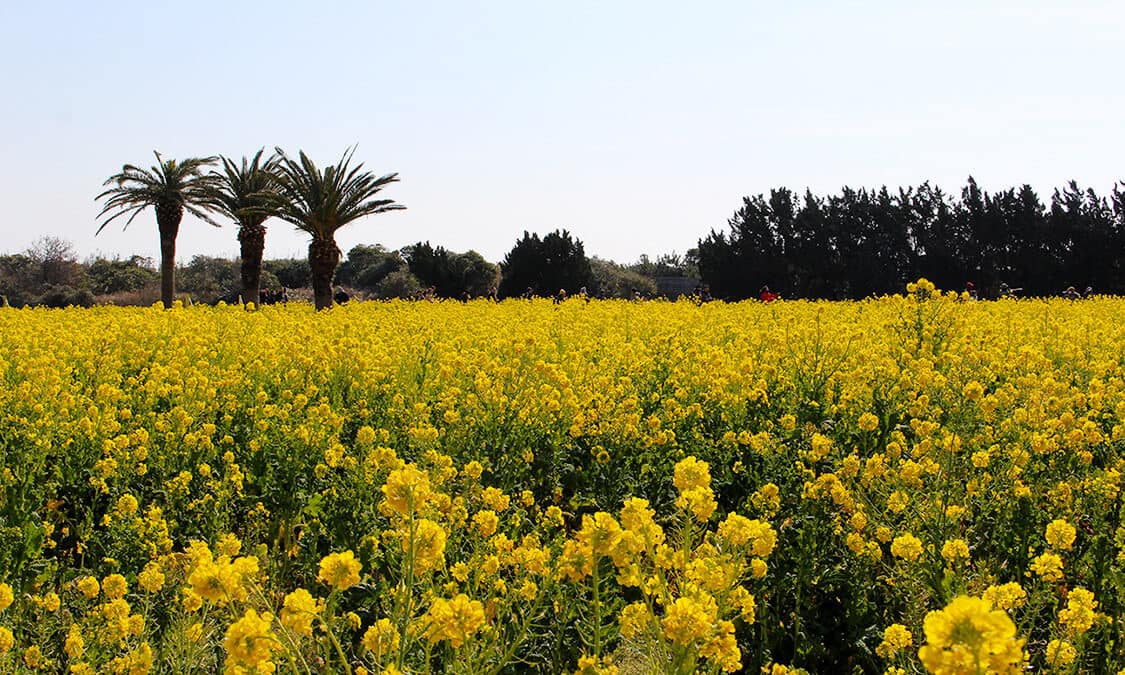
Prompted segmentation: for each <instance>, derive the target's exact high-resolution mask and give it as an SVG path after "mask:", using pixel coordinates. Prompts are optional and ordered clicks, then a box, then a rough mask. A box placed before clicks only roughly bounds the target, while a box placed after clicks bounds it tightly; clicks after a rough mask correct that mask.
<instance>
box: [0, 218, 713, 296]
mask: <svg viewBox="0 0 1125 675" xmlns="http://www.w3.org/2000/svg"><path fill="white" fill-rule="evenodd" d="M545 238H547V239H548V240H551V239H555V238H559V239H562V240H563V242H569V243H568V244H566V243H564V246H574V247H576V246H577V245H578V244H580V242H578V241H576V240H574V239H573V238H572V237H570V236H569V235H564V233H563V232H562V231H558V232H552V233H550V234H548V235H547V236H546V237H545ZM520 250H521V251H526V249H525V248H522V247H521V249H520ZM517 258H518V256H517ZM537 260H538V258H537V257H536V256H534V255H529V256H525V257H523V258H522V259H515V258H514V259H513V260H512V261H510V264H509V266H508V267H507V268H506V269H508V270H509V272H510V275H509V276H508V277H506V278H507V279H508V281H507V282H506V284H505V285H504V288H509V287H510V288H513V289H517V290H516V291H515V292H513V294H512V295H517V296H522V295H524V294H525V293H526V289H527V288H528V287H529V286H530V287H532V288H533V289H534V290H533V294H534V295H554V294H555V293H557V291H558V289H559V288H562V287H563V286H561V285H560V283H565V282H560V281H559V278H560V275H566V274H568V272H567V271H565V270H562V271H558V270H556V271H549V273H548V274H547V275H545V276H543V277H542V278H539V277H538V276H537V269H538V266H537V265H536V263H537ZM682 260H683V258H681V257H680V256H677V255H675V254H669V255H662V256H659V257H658V258H656V259H655V260H653V259H649V258H648V257H647V256H641V259H640V260H639V261H637V262H635V263H633V264H629V265H624V264H620V263H615V262H612V261H609V260H603V259H601V258H597V257H590V258H589V259H587V260H586V261H585V267H587V268H588V269H589V274H590V277H589V278H588V279H587V280H586V281H585V282H582V281H581V279H575V283H576V284H578V285H576V286H574V289H578V288H580V287H581V286H582V285H587V286H588V288H589V289H590V294H591V295H593V296H597V295H601V296H604V297H615V298H626V297H631V296H632V295H633V294H634V292H637V293H640V294H642V295H644V296H646V297H651V296H655V295H657V294H659V292H660V286H659V285H658V281H660V280H662V279H666V278H668V277H669V276H676V275H687V274H690V273H691V270H690V269H688V268H683V267H682V262H681V261H682ZM243 267H244V266H243V263H242V260H241V259H233V260H231V259H226V258H218V257H213V256H207V255H196V256H193V257H192V258H190V260H188V261H187V262H179V263H177V265H176V269H175V278H176V287H177V289H178V293H179V296H180V297H181V298H184V297H186V298H190V299H191V300H192V301H193V302H202V303H206V304H214V303H217V302H220V301H223V302H227V303H229V304H233V303H236V302H238V301H240V300H242V301H246V298H245V296H243V292H244V291H243V279H242V271H243ZM502 269H503V268H502V267H501V265H498V264H495V263H492V262H488V261H487V260H485V259H484V257H483V256H481V255H480V254H479V253H477V252H476V251H466V252H463V253H457V252H454V251H450V250H448V249H446V248H444V247H442V246H435V245H432V244H431V243H430V242H428V241H427V242H418V243H416V244H413V245H410V246H406V247H403V248H401V249H398V250H391V249H388V248H386V247H385V246H383V245H381V244H359V245H356V246H353V247H352V248H351V249H350V250H349V251H347V253H345V254H344V255H343V256H342V260H341V262H340V264H339V266H338V267H337V268H336V272H335V278H334V283H335V284H337V285H339V286H341V287H343V288H346V289H347V291H348V292H349V293H351V294H353V295H354V296H356V297H360V298H378V299H389V298H404V299H411V298H415V299H416V298H423V297H434V298H451V299H463V298H465V297H473V298H478V297H488V296H489V295H490V293H491V291H492V290H495V289H499V288H500V287H501V284H502V283H504V279H505V277H504V275H503V271H502ZM257 278H258V283H259V286H260V293H261V299H262V300H264V301H265V302H270V301H272V299H275V298H277V297H278V296H279V295H280V292H281V290H282V289H286V290H287V291H288V295H289V297H291V298H292V299H298V298H301V297H305V298H307V297H309V296H308V294H309V293H310V292H311V290H312V273H311V270H310V268H309V264H308V260H306V259H304V258H277V259H272V260H269V259H266V260H262V262H261V269H260V272H258V277H257ZM691 283H692V284H695V283H696V282H694V281H692V282H691ZM552 289H553V290H552ZM0 296H2V297H3V298H4V300H5V301H7V302H8V304H10V305H12V306H15V307H21V306H25V305H41V306H47V307H67V306H71V305H74V306H81V307H90V306H93V305H94V304H99V303H101V304H117V305H151V304H153V303H154V302H156V301H158V300H160V271H159V269H158V267H157V265H156V263H155V262H154V261H153V260H152V259H151V258H147V257H144V256H139V255H133V256H129V257H114V258H107V257H101V256H99V257H93V258H89V259H87V260H80V259H79V256H78V253H77V252H76V251H75V249H74V247H73V245H71V244H70V243H69V242H67V241H65V240H62V239H59V238H56V237H42V238H40V239H39V240H37V241H36V242H34V243H33V244H32V245H31V246H30V247H28V248H27V249H26V250H24V251H21V252H19V253H12V254H3V255H0ZM500 297H508V296H506V295H502V296H500Z"/></svg>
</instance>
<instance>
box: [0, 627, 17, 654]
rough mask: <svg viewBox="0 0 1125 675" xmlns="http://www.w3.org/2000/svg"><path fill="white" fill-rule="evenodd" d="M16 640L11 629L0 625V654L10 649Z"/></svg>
mask: <svg viewBox="0 0 1125 675" xmlns="http://www.w3.org/2000/svg"><path fill="white" fill-rule="evenodd" d="M15 643H16V640H15V637H14V636H13V635H12V631H10V630H8V629H7V628H5V627H3V626H0V654H3V653H6V652H9V651H11V649H12V646H13V645H15Z"/></svg>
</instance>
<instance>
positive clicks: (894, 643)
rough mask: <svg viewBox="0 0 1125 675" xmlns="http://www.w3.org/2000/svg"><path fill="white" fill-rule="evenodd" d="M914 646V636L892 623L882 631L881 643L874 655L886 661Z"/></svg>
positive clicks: (904, 628) (904, 627)
mask: <svg viewBox="0 0 1125 675" xmlns="http://www.w3.org/2000/svg"><path fill="white" fill-rule="evenodd" d="M912 644H914V636H913V635H911V633H910V631H909V630H907V628H906V626H904V625H902V624H900V623H892V624H891V625H889V626H887V628H886V629H885V630H884V631H883V642H882V643H881V644H880V645H879V646H878V647H877V648H876V649H875V653H876V654H878V655H879V656H882V657H883V658H885V659H887V658H890V657H891V656H894V655H895V654H896V653H898V652H899V651H900V650H902V649H906V648H907V647H909V646H910V645H912Z"/></svg>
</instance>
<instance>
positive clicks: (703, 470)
mask: <svg viewBox="0 0 1125 675" xmlns="http://www.w3.org/2000/svg"><path fill="white" fill-rule="evenodd" d="M673 472H674V473H673V478H672V484H673V485H675V486H676V489H677V490H679V491H680V494H683V493H684V492H687V491H688V490H693V489H697V488H708V489H710V487H711V468H710V467H709V466H708V465H707V462H703V461H700V460H698V459H696V458H695V456H690V457H685V458H684V459H681V460H680V461H679V462H677V463H676V466H675V468H674V469H673Z"/></svg>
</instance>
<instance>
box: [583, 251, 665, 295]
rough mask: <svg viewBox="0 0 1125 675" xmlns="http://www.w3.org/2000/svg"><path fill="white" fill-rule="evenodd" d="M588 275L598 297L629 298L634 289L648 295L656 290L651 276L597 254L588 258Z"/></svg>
mask: <svg viewBox="0 0 1125 675" xmlns="http://www.w3.org/2000/svg"><path fill="white" fill-rule="evenodd" d="M590 276H591V278H592V280H593V281H592V284H591V289H592V292H593V293H594V294H595V295H597V296H598V297H606V298H631V297H633V292H634V291H636V292H639V293H641V294H642V295H643V296H645V297H648V296H652V295H655V294H656V292H657V288H656V282H655V281H653V279H652V278H651V277H649V276H646V275H644V274H641V273H640V272H636V271H633V270H632V269H630V268H627V267H625V266H624V265H620V264H618V263H615V262H613V261H612V260H603V259H601V258H599V257H597V256H594V257H593V258H590Z"/></svg>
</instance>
